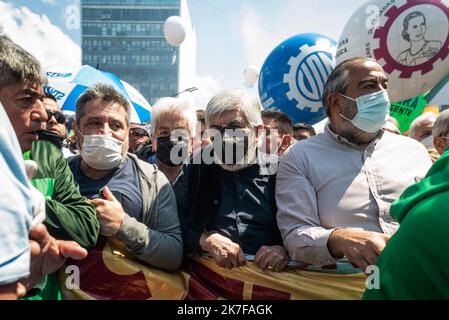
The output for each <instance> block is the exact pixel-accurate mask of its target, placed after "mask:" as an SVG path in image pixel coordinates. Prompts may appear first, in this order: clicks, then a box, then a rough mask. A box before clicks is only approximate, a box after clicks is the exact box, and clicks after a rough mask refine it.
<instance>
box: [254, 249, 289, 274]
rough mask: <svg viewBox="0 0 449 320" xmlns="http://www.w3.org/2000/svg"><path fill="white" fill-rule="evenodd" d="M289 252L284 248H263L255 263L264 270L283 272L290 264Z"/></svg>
mask: <svg viewBox="0 0 449 320" xmlns="http://www.w3.org/2000/svg"><path fill="white" fill-rule="evenodd" d="M288 261H289V257H288V253H287V250H285V249H284V247H282V246H262V247H260V249H259V250H258V251H257V253H256V257H255V259H254V263H255V264H256V265H258V266H259V268H260V269H262V270H266V269H268V270H270V271H276V272H281V271H282V270H284V268H285V266H286V265H287V264H288Z"/></svg>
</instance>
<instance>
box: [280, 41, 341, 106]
mask: <svg viewBox="0 0 449 320" xmlns="http://www.w3.org/2000/svg"><path fill="white" fill-rule="evenodd" d="M336 51H337V47H336V46H335V45H332V44H331V43H330V42H329V41H327V40H318V41H317V42H316V44H315V45H313V46H309V45H307V44H304V45H302V46H301V47H300V48H299V54H298V55H297V56H296V57H291V58H290V60H289V61H288V65H289V66H290V71H289V72H288V73H286V74H284V83H286V84H288V86H289V91H288V92H287V97H288V99H289V100H296V103H297V105H296V107H297V108H298V109H300V110H304V109H305V108H309V109H310V111H311V112H319V111H320V109H321V108H322V104H321V99H322V96H323V89H324V85H325V83H326V81H327V78H328V77H329V75H330V74H331V73H332V70H333V68H334V66H335V58H334V57H335V54H336Z"/></svg>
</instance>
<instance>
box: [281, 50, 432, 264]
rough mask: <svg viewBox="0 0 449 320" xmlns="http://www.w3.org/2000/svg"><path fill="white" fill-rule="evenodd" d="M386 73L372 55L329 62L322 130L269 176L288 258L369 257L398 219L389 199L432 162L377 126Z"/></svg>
mask: <svg viewBox="0 0 449 320" xmlns="http://www.w3.org/2000/svg"><path fill="white" fill-rule="evenodd" d="M386 89H387V78H386V76H385V73H384V71H383V69H382V67H381V66H380V65H379V64H378V63H377V62H375V61H374V60H372V59H368V58H353V59H350V60H347V61H345V62H343V63H342V64H340V65H339V66H337V67H336V68H335V70H334V71H333V73H332V74H331V75H330V77H329V79H328V80H327V83H326V85H325V88H324V93H323V105H324V108H325V110H326V113H327V115H328V117H329V125H328V126H327V127H326V129H325V131H324V133H322V134H319V135H317V136H315V137H312V138H310V139H307V140H303V141H300V142H298V143H297V144H296V145H294V146H293V147H292V148H291V150H290V152H289V153H287V155H286V156H285V157H284V158H283V159H282V160H281V164H280V167H279V171H278V175H277V180H276V202H277V205H278V214H277V219H278V225H279V228H280V230H281V233H282V236H283V240H284V245H285V246H286V248H287V249H288V251H289V254H290V257H291V258H292V259H295V260H301V261H304V262H307V263H313V264H319V265H326V264H333V263H335V259H339V258H343V257H346V258H347V259H348V260H349V261H351V262H352V263H354V264H355V265H358V266H359V267H361V268H362V269H363V270H365V269H366V267H367V266H369V265H373V264H375V262H376V260H377V257H378V255H379V254H380V252H381V251H382V250H383V248H384V247H385V245H386V243H387V241H388V239H389V238H390V236H391V235H392V234H393V233H394V232H395V231H396V230H397V228H398V223H397V222H395V221H394V220H393V219H392V217H391V216H390V214H389V211H390V205H391V203H392V202H393V201H395V200H396V199H398V198H399V196H400V195H401V194H402V192H403V191H404V190H405V189H406V188H407V187H408V186H410V185H412V184H414V183H415V182H417V181H419V180H420V179H422V178H423V177H424V176H425V174H426V173H427V171H428V169H429V168H430V166H431V165H432V162H431V160H430V158H429V156H428V154H427V152H426V149H425V148H424V147H423V146H422V145H421V144H419V143H417V142H416V141H414V140H412V139H409V138H406V137H403V136H399V135H396V134H393V133H390V132H387V131H384V130H383V129H382V127H383V125H384V124H385V122H386V120H387V118H388V114H389V108H390V102H389V98H388V94H387V91H386Z"/></svg>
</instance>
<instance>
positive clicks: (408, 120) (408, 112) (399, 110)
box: [390, 94, 426, 133]
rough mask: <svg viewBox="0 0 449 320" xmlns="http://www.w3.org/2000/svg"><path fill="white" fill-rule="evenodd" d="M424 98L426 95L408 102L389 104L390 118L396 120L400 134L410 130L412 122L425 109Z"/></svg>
mask: <svg viewBox="0 0 449 320" xmlns="http://www.w3.org/2000/svg"><path fill="white" fill-rule="evenodd" d="M425 98H426V95H425V94H423V95H420V96H418V97H415V98H412V99H409V100H405V101H400V102H392V103H391V109H390V116H392V117H394V118H396V120H398V124H399V131H401V133H404V132H406V131H407V130H408V129H410V125H411V124H412V122H413V120H415V119H416V118H417V117H419V116H420V115H421V114H422V113H423V111H424V108H425V107H426V99H425Z"/></svg>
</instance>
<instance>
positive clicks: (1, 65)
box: [0, 36, 99, 299]
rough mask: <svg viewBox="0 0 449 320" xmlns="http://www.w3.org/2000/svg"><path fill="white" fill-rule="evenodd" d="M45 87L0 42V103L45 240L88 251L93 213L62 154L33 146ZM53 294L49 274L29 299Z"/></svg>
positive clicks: (30, 62)
mask: <svg viewBox="0 0 449 320" xmlns="http://www.w3.org/2000/svg"><path fill="white" fill-rule="evenodd" d="M45 83H46V77H45V76H44V75H43V73H42V69H41V65H40V63H39V61H38V60H37V59H36V58H35V57H33V56H32V55H31V54H29V53H28V52H27V51H25V50H24V49H23V48H21V47H20V46H18V45H17V44H15V43H14V42H12V41H11V40H10V39H9V38H7V37H5V36H0V103H1V104H2V105H3V108H4V110H5V112H6V114H7V116H8V118H9V121H10V122H11V124H12V127H13V129H14V131H15V134H16V136H17V140H18V143H19V145H20V148H21V151H22V156H23V158H24V159H25V160H32V161H34V162H35V163H36V164H37V170H36V171H37V172H36V174H35V175H34V176H33V177H32V178H31V177H30V179H31V184H32V185H33V186H34V187H35V188H36V189H38V190H39V191H40V192H41V193H42V194H43V196H45V211H46V219H45V221H44V224H45V227H46V229H48V232H47V230H45V233H46V237H47V238H49V237H50V235H51V236H53V237H55V238H57V239H61V240H74V241H76V242H77V243H79V245H81V246H83V247H85V248H87V249H90V248H92V247H93V246H94V245H95V242H96V241H97V237H98V231H99V225H98V221H97V219H96V217H95V209H94V208H93V207H92V206H91V205H89V203H87V199H86V198H84V197H82V196H81V195H80V192H79V190H78V186H77V185H76V183H75V181H74V179H73V176H72V174H71V172H70V169H69V167H68V165H67V162H66V161H65V159H64V156H63V155H62V153H61V152H60V151H59V150H58V149H57V148H56V147H55V146H54V145H53V144H52V143H51V142H49V141H41V140H38V137H39V130H40V129H41V127H42V123H43V122H45V121H47V113H46V111H45V108H44V105H43V103H42V99H43V97H44V91H43V88H42V86H43V85H44V84H45ZM4 127H5V125H4V124H3V125H2V128H4ZM9 201H13V202H14V201H16V199H9ZM44 229H45V228H44ZM0 256H1V254H0ZM32 256H33V255H32ZM5 257H6V256H5ZM0 264H1V262H0ZM33 267H35V266H33ZM41 267H42V268H45V266H41ZM53 271H54V270H53ZM58 288H59V280H58V278H57V274H56V273H53V274H52V275H50V277H48V278H47V277H43V278H42V279H41V282H40V283H39V284H38V285H37V286H35V287H34V288H33V289H34V290H32V291H31V292H29V295H30V296H31V295H36V294H37V293H39V294H40V296H38V297H36V299H41V298H44V299H57V298H58V291H59V290H58ZM42 289H43V290H42ZM33 299H34V298H33Z"/></svg>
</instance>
